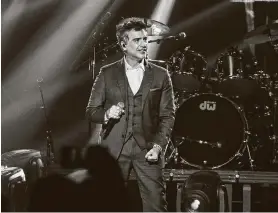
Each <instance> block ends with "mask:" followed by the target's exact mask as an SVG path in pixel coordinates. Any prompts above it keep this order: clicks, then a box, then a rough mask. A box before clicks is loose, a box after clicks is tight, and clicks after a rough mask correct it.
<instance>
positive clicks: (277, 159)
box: [268, 28, 278, 164]
mask: <svg viewBox="0 0 278 213" xmlns="http://www.w3.org/2000/svg"><path fill="white" fill-rule="evenodd" d="M275 36H278V35H275ZM268 37H269V39H270V44H271V46H272V47H273V49H274V51H275V53H276V55H277V56H278V43H277V44H275V43H274V40H273V35H271V29H270V28H269V29H268ZM274 87H275V79H273V83H272V85H271V89H272V91H274ZM272 91H271V90H270V94H271V96H272V99H273V124H272V125H273V126H272V128H273V135H272V137H271V140H272V141H273V154H272V157H273V159H272V163H273V164H278V132H277V128H278V126H277V120H276V116H277V105H278V97H277V94H275V92H272Z"/></svg>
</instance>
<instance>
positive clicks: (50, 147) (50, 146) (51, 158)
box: [37, 78, 55, 166]
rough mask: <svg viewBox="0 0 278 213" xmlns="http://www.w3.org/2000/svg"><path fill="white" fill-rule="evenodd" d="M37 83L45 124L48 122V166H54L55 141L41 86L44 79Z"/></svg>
mask: <svg viewBox="0 0 278 213" xmlns="http://www.w3.org/2000/svg"><path fill="white" fill-rule="evenodd" d="M37 82H38V86H39V90H40V94H41V99H42V106H41V109H43V111H44V117H45V122H46V142H47V146H46V149H47V151H46V166H50V165H51V164H53V163H54V162H55V157H54V146H53V139H52V135H51V130H50V125H49V119H48V117H47V113H46V107H45V102H44V97H43V92H42V88H41V86H40V83H41V82H43V79H42V78H40V79H37Z"/></svg>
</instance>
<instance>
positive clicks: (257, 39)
mask: <svg viewBox="0 0 278 213" xmlns="http://www.w3.org/2000/svg"><path fill="white" fill-rule="evenodd" d="M276 40H278V35H275V36H271V38H270V37H269V36H268V35H256V36H253V37H250V38H247V39H244V41H243V43H245V44H263V43H266V42H270V41H276Z"/></svg>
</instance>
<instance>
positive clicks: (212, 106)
mask: <svg viewBox="0 0 278 213" xmlns="http://www.w3.org/2000/svg"><path fill="white" fill-rule="evenodd" d="M199 107H200V110H202V111H204V110H208V111H215V110H216V102H214V101H204V102H203V103H201V104H200V105H199Z"/></svg>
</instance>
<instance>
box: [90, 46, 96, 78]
mask: <svg viewBox="0 0 278 213" xmlns="http://www.w3.org/2000/svg"><path fill="white" fill-rule="evenodd" d="M95 65H96V47H95V46H94V47H93V58H92V57H91V56H89V71H90V72H91V73H92V78H93V79H95Z"/></svg>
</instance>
